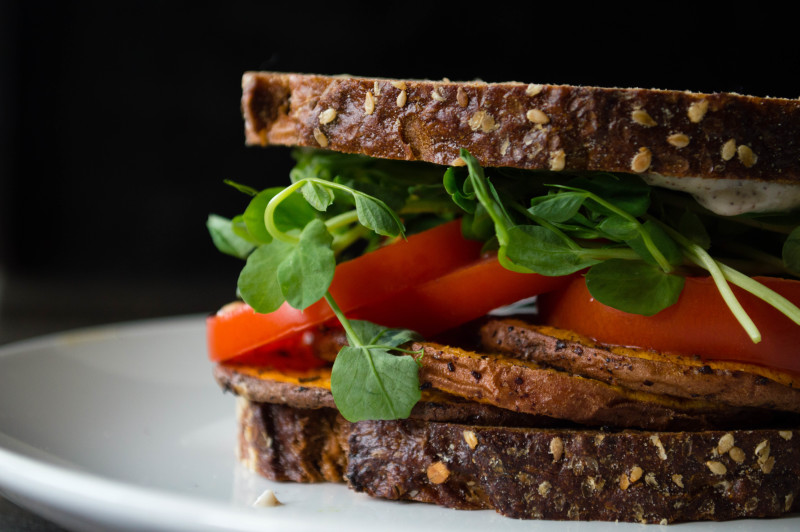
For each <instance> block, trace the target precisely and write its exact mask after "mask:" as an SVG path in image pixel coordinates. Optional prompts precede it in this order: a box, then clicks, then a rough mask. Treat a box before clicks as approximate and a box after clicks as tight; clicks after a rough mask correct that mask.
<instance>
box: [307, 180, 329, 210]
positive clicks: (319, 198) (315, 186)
mask: <svg viewBox="0 0 800 532" xmlns="http://www.w3.org/2000/svg"><path fill="white" fill-rule="evenodd" d="M300 192H301V193H302V194H303V197H304V198H305V199H306V201H307V202H308V203H309V205H311V206H312V207H314V208H315V209H317V210H318V211H322V212H325V211H326V210H327V209H328V206H329V205H330V204H331V203H333V198H334V195H333V192H331V191H330V190H328V189H327V188H325V187H323V186H322V185H320V184H319V183H315V182H313V181H308V182H307V183H306V184H305V185H303V187H302V188H301V189H300Z"/></svg>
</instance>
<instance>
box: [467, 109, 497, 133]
mask: <svg viewBox="0 0 800 532" xmlns="http://www.w3.org/2000/svg"><path fill="white" fill-rule="evenodd" d="M468 124H469V127H470V129H472V131H478V130H480V131H482V132H483V133H489V132H490V131H492V130H494V129H495V128H496V127H497V124H496V123H495V121H494V117H493V116H492V115H490V114H489V113H488V112H486V111H484V110H483V109H481V110H480V111H477V112H476V113H475V114H474V115H472V117H471V118H470V119H469V122H468Z"/></svg>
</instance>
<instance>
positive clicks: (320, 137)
mask: <svg viewBox="0 0 800 532" xmlns="http://www.w3.org/2000/svg"><path fill="white" fill-rule="evenodd" d="M314 139H315V140H316V141H317V144H319V146H320V148H327V147H328V137H326V136H325V133H323V132H322V130H321V129H320V128H318V127H315V128H314Z"/></svg>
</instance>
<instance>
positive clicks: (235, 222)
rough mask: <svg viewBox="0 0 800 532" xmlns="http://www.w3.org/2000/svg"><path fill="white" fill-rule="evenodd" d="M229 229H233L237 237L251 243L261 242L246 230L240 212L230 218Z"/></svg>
mask: <svg viewBox="0 0 800 532" xmlns="http://www.w3.org/2000/svg"><path fill="white" fill-rule="evenodd" d="M231 229H233V232H234V233H236V234H237V235H238V236H239V237H241V238H243V239H244V240H247V241H248V242H250V243H251V244H255V245H258V244H260V243H261V242H259V241H258V240H256V239H255V238H253V235H251V234H250V231H248V230H247V226H246V225H245V223H244V216H243V215H241V214H238V215H236V216H234V217H233V218H232V219H231Z"/></svg>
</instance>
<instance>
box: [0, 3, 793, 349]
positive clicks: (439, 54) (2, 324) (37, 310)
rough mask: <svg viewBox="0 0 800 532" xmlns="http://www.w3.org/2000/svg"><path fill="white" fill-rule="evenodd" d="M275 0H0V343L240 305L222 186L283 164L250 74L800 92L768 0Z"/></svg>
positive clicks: (279, 177) (272, 173) (274, 176)
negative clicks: (245, 115) (251, 91)
mask: <svg viewBox="0 0 800 532" xmlns="http://www.w3.org/2000/svg"><path fill="white" fill-rule="evenodd" d="M275 5H276V3H269V2H233V1H232V2H224V3H223V2H219V3H211V2H183V1H181V2H109V1H103V2H99V1H87V2H70V1H65V2H52V3H45V2H23V1H18V2H17V1H4V2H0V61H1V62H0V105H1V106H2V107H0V113H2V114H0V135H2V137H0V138H1V139H2V153H1V154H0V275H2V279H3V281H2V284H0V342H2V341H7V340H10V339H14V338H19V337H23V336H27V335H29V334H33V333H38V332H42V331H46V330H53V329H63V328H67V327H72V326H78V325H84V324H89V323H99V322H108V321H120V320H127V319H135V318H145V317H156V316H164V315H171V314H182V313H188V312H207V311H211V310H214V309H215V308H216V307H217V306H219V305H220V304H222V303H224V302H225V301H227V300H228V299H230V298H232V297H233V295H234V286H235V278H236V275H237V272H238V269H239V268H240V263H239V262H238V261H236V260H235V259H232V258H229V257H225V256H221V255H219V254H218V253H217V252H216V251H215V250H214V248H213V246H212V245H211V243H210V240H209V238H208V235H207V234H206V232H205V228H204V223H205V219H206V216H207V214H208V213H209V212H217V213H220V214H224V215H233V214H236V213H237V212H238V211H240V210H241V209H242V208H243V203H242V197H241V196H240V195H239V194H238V193H236V192H235V191H233V190H232V189H230V188H228V187H225V186H224V185H222V179H224V178H234V179H236V180H238V181H241V182H244V183H248V184H251V185H253V186H256V187H264V186H267V185H269V184H276V183H282V182H284V181H285V179H286V175H287V171H288V168H289V166H288V165H289V159H288V156H287V152H286V150H284V149H280V148H275V149H267V150H264V149H256V148H245V147H244V145H243V134H242V124H241V118H240V115H239V103H238V99H239V91H240V85H239V82H240V76H241V73H242V72H243V71H245V70H249V69H270V70H285V71H301V72H318V73H325V74H338V73H345V72H346V73H351V74H359V75H376V76H392V77H413V78H432V79H437V78H441V77H448V78H450V79H454V80H456V79H474V78H481V79H484V80H486V81H505V80H517V81H525V82H539V83H574V84H597V85H606V86H641V87H658V88H668V89H691V90H697V91H737V92H743V93H751V94H755V95H762V96H764V95H772V96H781V97H789V98H795V97H797V96H798V95H800V86H798V76H797V74H796V66H797V65H796V63H797V58H798V53H797V52H798V51H800V46H798V45H797V44H795V42H794V38H795V35H794V34H793V33H792V32H793V31H794V30H793V29H792V27H791V23H792V21H791V20H790V19H789V17H786V16H782V15H780V14H779V13H778V12H772V11H769V10H768V9H767V8H765V7H759V8H753V7H750V8H749V9H748V10H744V9H741V10H738V9H735V8H734V7H733V6H719V7H715V8H713V9H711V8H709V9H702V8H700V7H698V6H697V5H694V6H690V5H687V4H679V3H674V2H673V3H670V4H669V6H668V7H667V6H666V4H663V5H662V4H657V3H649V4H638V5H635V6H630V7H628V6H625V7H623V6H622V5H610V4H608V3H606V4H603V5H601V6H599V7H600V8H601V10H593V11H590V10H588V8H585V7H578V6H576V5H573V4H571V3H566V2H562V3H560V4H558V5H554V4H548V7H547V8H543V7H542V3H537V4H535V6H536V7H535V8H534V7H530V8H512V7H510V6H506V5H505V4H502V3H495V4H492V5H489V3H481V4H478V5H477V6H472V7H468V6H467V5H457V6H439V7H436V5H435V4H433V3H428V4H425V3H414V2H411V3H408V2H407V3H398V2H389V3H386V2H383V3H378V2H372V3H363V4H362V5H361V6H359V7H357V8H356V7H353V8H349V7H348V6H346V5H345V4H332V3H328V4H326V5H325V7H317V6H315V5H314V4H307V3H297V4H296V5H294V6H293V5H284V4H280V7H275ZM530 5H534V4H530ZM764 5H765V4H762V6H764Z"/></svg>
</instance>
